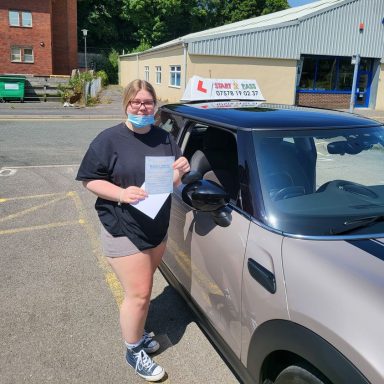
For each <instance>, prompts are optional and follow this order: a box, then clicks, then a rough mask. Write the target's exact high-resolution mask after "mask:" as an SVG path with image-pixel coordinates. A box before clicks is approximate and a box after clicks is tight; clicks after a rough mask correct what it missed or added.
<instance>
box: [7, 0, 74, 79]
mask: <svg viewBox="0 0 384 384" xmlns="http://www.w3.org/2000/svg"><path fill="white" fill-rule="evenodd" d="M74 68H77V1H76V0H1V1H0V73H3V74H4V73H7V74H32V75H45V76H46V75H52V74H53V75H70V74H71V70H72V69H74Z"/></svg>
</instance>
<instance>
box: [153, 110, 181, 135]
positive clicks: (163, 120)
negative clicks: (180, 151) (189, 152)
mask: <svg viewBox="0 0 384 384" xmlns="http://www.w3.org/2000/svg"><path fill="white" fill-rule="evenodd" d="M156 125H157V126H159V127H160V128H162V129H164V130H165V131H167V132H169V133H170V134H172V135H173V136H174V137H175V138H177V137H178V135H179V133H180V130H181V128H182V127H183V125H184V119H183V118H182V117H181V116H177V115H172V114H170V113H169V112H165V111H162V110H160V111H158V112H157V114H156Z"/></svg>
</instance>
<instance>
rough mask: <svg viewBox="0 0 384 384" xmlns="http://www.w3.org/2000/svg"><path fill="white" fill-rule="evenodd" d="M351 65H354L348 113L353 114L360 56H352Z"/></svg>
mask: <svg viewBox="0 0 384 384" xmlns="http://www.w3.org/2000/svg"><path fill="white" fill-rule="evenodd" d="M352 64H355V69H354V71H353V83H352V93H351V102H350V104H349V112H351V113H352V112H353V109H354V108H355V98H356V85H357V75H358V72H359V64H360V55H358V54H357V55H356V56H352Z"/></svg>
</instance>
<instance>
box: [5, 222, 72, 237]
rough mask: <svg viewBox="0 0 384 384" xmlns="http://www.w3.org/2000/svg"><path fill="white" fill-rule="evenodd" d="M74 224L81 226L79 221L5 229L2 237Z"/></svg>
mask: <svg viewBox="0 0 384 384" xmlns="http://www.w3.org/2000/svg"><path fill="white" fill-rule="evenodd" d="M74 224H79V222H78V221H62V222H58V223H49V224H42V225H34V226H31V227H20V228H12V229H3V230H0V235H9V234H13V233H19V232H28V231H35V230H39V229H50V228H58V227H64V226H66V225H74Z"/></svg>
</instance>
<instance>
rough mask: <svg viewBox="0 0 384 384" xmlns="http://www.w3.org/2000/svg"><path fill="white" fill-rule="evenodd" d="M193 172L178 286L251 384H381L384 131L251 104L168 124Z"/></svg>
mask: <svg viewBox="0 0 384 384" xmlns="http://www.w3.org/2000/svg"><path fill="white" fill-rule="evenodd" d="M157 119H158V120H157V121H158V124H159V125H160V126H162V127H163V128H164V129H166V130H168V131H169V132H170V133H171V134H172V135H174V136H175V138H176V140H177V142H178V144H179V145H180V147H181V148H182V151H183V154H184V156H186V157H187V158H188V159H189V161H190V163H191V172H190V173H189V174H187V175H186V177H185V178H184V179H183V184H182V185H180V186H179V187H178V188H177V189H175V190H174V192H173V194H172V211H171V222H170V227H169V231H168V245H167V251H166V254H165V257H164V259H163V262H162V265H161V271H162V273H163V274H164V276H165V277H166V278H167V280H168V281H169V282H170V283H171V284H172V285H173V286H175V287H176V288H177V289H178V290H179V292H180V293H181V294H182V295H183V296H184V298H185V299H186V300H187V302H188V303H189V304H190V305H191V307H192V308H193V309H194V310H195V311H196V313H197V315H198V318H199V323H200V325H201V327H202V328H203V329H204V330H205V332H206V334H207V335H208V336H209V338H210V339H211V341H212V342H213V343H214V345H216V347H217V349H218V350H219V351H220V352H221V353H222V355H223V357H224V358H225V360H226V361H227V362H228V363H229V365H230V366H231V367H232V368H233V370H234V371H235V372H236V374H237V377H238V378H239V380H240V382H244V383H260V384H272V383H275V384H293V383H301V384H302V383H308V384H321V383H323V384H329V383H332V384H360V383H371V384H380V383H383V382H384V359H383V345H384V327H383V319H384V294H383V293H384V220H383V219H384V174H383V167H384V127H383V126H382V125H381V124H380V123H378V122H376V121H373V120H369V119H366V118H362V117H359V116H357V115H353V114H349V113H342V112H336V111H328V110H318V109H306V108H299V107H291V106H273V105H268V104H260V103H259V102H252V101H249V100H247V101H243V102H242V101H225V100H222V101H216V102H199V103H193V102H192V103H181V104H169V105H164V106H162V107H160V109H159V111H158V114H157Z"/></svg>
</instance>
